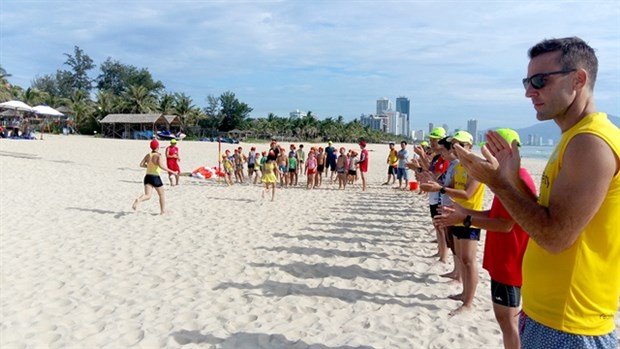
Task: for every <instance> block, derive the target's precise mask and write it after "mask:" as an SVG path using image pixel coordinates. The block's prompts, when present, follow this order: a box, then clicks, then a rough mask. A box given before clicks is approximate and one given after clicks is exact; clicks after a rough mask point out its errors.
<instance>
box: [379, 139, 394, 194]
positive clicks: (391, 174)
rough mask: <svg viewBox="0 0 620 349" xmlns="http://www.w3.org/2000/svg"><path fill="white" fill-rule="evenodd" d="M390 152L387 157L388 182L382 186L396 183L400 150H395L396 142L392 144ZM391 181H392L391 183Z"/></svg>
mask: <svg viewBox="0 0 620 349" xmlns="http://www.w3.org/2000/svg"><path fill="white" fill-rule="evenodd" d="M389 147H390V151H389V153H388V157H387V165H388V169H387V180H386V181H385V183H383V184H382V185H390V184H395V183H396V168H397V167H398V150H396V149H395V148H394V142H390V145H389ZM390 179H391V180H392V181H391V182H390Z"/></svg>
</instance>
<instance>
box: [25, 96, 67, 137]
mask: <svg viewBox="0 0 620 349" xmlns="http://www.w3.org/2000/svg"><path fill="white" fill-rule="evenodd" d="M32 110H33V111H34V113H35V114H36V115H43V116H45V117H46V118H45V125H47V131H48V132H51V131H52V130H51V128H50V125H49V122H48V120H47V117H48V116H51V117H61V116H65V114H63V113H61V112H59V111H58V110H56V109H54V108H52V107H50V106H48V105H47V104H41V105H37V106H34V107H32ZM43 128H44V127H43V126H41V139H43Z"/></svg>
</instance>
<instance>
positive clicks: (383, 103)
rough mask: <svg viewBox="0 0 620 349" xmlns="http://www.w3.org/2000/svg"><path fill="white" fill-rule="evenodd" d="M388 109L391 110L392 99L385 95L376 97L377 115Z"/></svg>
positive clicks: (383, 113)
mask: <svg viewBox="0 0 620 349" xmlns="http://www.w3.org/2000/svg"><path fill="white" fill-rule="evenodd" d="M388 110H392V101H390V100H389V99H388V98H386V97H383V98H379V99H377V115H385V112H386V111H388Z"/></svg>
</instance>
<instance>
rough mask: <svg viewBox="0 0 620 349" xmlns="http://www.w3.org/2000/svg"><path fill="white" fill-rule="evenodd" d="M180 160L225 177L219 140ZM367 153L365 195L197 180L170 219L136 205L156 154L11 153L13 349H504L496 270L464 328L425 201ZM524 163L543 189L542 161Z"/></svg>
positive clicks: (44, 143) (381, 154)
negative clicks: (392, 182)
mask: <svg viewBox="0 0 620 349" xmlns="http://www.w3.org/2000/svg"><path fill="white" fill-rule="evenodd" d="M163 145H166V143H165V142H162V146H163ZM241 146H243V147H244V151H246V152H247V151H248V150H249V148H250V144H241ZM306 147H307V148H306V149H308V148H309V145H306ZM346 147H347V148H355V149H357V148H358V147H357V146H355V145H346ZM179 148H180V156H181V159H182V161H181V167H182V170H183V171H192V170H194V169H196V168H198V167H200V166H213V165H216V159H217V154H218V152H217V144H216V143H208V142H188V141H182V142H180V143H179ZM232 148H233V146H232V145H226V146H224V149H232ZM266 148H267V146H266V145H265V144H262V145H258V149H259V150H263V149H266ZM369 150H370V171H369V173H368V177H369V183H370V184H369V189H368V191H367V192H362V191H361V189H360V185H359V184H356V185H353V186H352V187H350V188H347V190H345V191H338V190H336V186H335V185H332V184H327V183H326V184H324V185H323V187H321V188H319V189H316V190H312V191H308V190H305V189H304V187H302V186H300V187H297V188H289V189H285V190H281V189H278V190H277V194H276V200H275V202H270V201H269V199H268V198H267V199H262V198H261V190H262V189H261V188H262V187H259V186H254V185H249V184H244V185H233V186H232V187H227V186H225V185H224V184H223V182H221V183H218V182H217V180H213V179H210V180H204V179H195V178H189V177H182V178H181V185H180V186H177V187H170V186H169V185H166V186H165V193H166V199H167V203H168V208H169V210H170V211H171V212H170V214H169V215H167V216H163V217H162V216H159V215H158V213H159V207H158V204H157V199H156V197H154V198H153V199H151V200H150V201H147V202H145V203H143V204H142V206H141V207H140V208H139V210H138V211H137V212H134V211H133V210H132V209H131V204H132V202H133V200H134V199H135V198H136V197H137V196H138V195H140V194H141V193H142V191H143V185H142V179H143V175H144V170H143V169H141V168H139V167H138V164H139V162H140V160H141V158H142V157H143V156H144V154H146V153H147V152H148V141H135V140H113V139H97V138H93V137H85V136H52V135H45V139H44V140H37V141H16V140H0V169H1V192H2V196H1V199H0V204H1V205H0V210H1V215H2V225H1V235H0V258H1V269H2V272H1V277H2V278H1V280H0V281H1V284H0V285H1V286H0V287H1V292H0V308H1V309H0V313H1V318H0V347H2V348H126V347H127V348H128V347H131V348H225V349H228V348H313V349H319V348H320V349H327V348H331V349H335V348H338V349H345V348H374V349H379V348H501V347H502V343H501V334H500V330H499V327H498V325H497V324H496V322H495V319H494V316H493V311H492V304H491V301H490V299H489V278H488V274H487V273H486V271H484V270H482V268H481V267H480V272H479V273H480V278H481V281H480V284H479V286H478V291H477V294H476V298H475V302H474V305H475V309H474V310H473V311H471V312H468V313H464V314H460V315H458V316H455V317H449V316H448V313H449V312H450V311H451V310H453V309H454V308H456V307H457V305H458V304H457V303H456V302H455V301H452V300H449V299H446V296H448V295H450V294H453V293H455V292H456V291H458V290H460V286H458V285H455V284H451V283H449V282H446V280H445V279H442V278H441V277H439V276H438V275H439V274H441V273H444V272H446V271H449V270H450V268H451V265H445V264H439V263H437V262H436V258H434V257H431V256H432V255H433V254H434V253H435V251H436V246H435V244H434V243H432V242H431V240H433V239H434V233H433V230H432V228H431V224H430V217H429V213H428V207H427V206H428V205H427V200H426V198H425V197H423V196H420V195H417V194H416V193H414V192H411V191H396V190H393V189H391V188H390V187H387V186H382V185H381V183H382V182H384V181H385V177H386V166H385V159H386V156H387V146H386V145H374V144H371V145H369ZM524 164H525V166H526V167H527V168H528V169H529V170H530V171H531V173H532V175H533V177H534V180H535V182H538V181H539V180H540V174H541V172H542V168H543V165H544V161H542V160H528V159H526V160H524ZM301 182H305V177H302V178H301ZM166 184H167V180H166ZM490 199H491V196H490V195H487V198H486V199H485V202H486V206H487V207H488V205H489V203H490ZM483 243H484V241H481V242H480V244H479V249H478V255H479V257H480V256H481V255H482V250H483V248H482V247H483ZM616 324H619V320H618V317H616ZM619 327H620V326H619Z"/></svg>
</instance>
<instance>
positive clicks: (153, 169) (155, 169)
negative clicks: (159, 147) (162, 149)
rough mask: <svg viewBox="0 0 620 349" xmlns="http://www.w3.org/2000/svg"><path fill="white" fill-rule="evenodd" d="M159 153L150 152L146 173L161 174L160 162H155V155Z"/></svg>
mask: <svg viewBox="0 0 620 349" xmlns="http://www.w3.org/2000/svg"><path fill="white" fill-rule="evenodd" d="M156 154H157V153H150V154H149V162H147V163H146V174H150V175H157V176H159V164H158V163H153V161H152V160H153V155H156Z"/></svg>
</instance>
